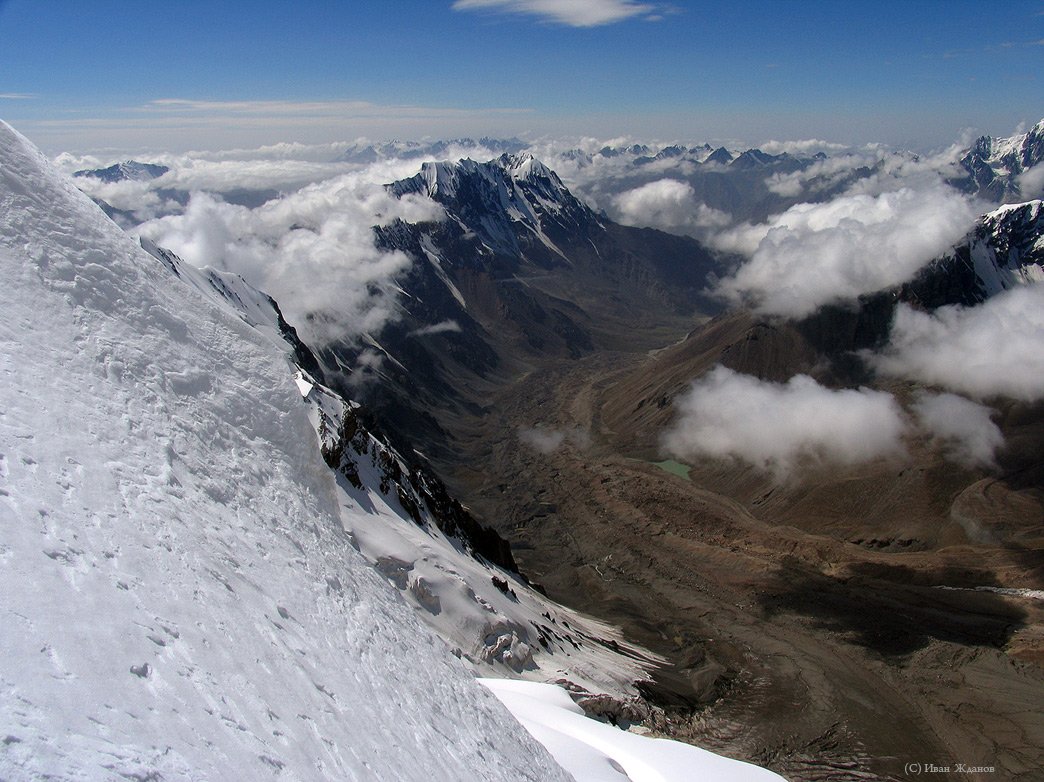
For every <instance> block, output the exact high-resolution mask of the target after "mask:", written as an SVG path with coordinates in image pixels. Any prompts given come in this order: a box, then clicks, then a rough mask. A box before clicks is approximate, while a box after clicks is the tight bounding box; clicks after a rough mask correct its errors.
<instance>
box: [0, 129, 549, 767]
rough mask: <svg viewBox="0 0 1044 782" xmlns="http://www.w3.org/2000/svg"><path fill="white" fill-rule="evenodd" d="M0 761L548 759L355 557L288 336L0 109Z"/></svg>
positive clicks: (403, 763)
mask: <svg viewBox="0 0 1044 782" xmlns="http://www.w3.org/2000/svg"><path fill="white" fill-rule="evenodd" d="M0 274H2V276H3V279H4V284H3V286H0V302H2V306H3V310H4V318H3V320H2V322H0V345H2V352H0V371H2V373H3V377H4V379H3V383H2V385H0V453H2V456H0V594H2V595H3V599H2V601H0V626H2V627H3V632H2V633H0V659H2V665H0V733H2V734H3V735H4V736H5V737H6V738H5V739H4V742H3V746H2V747H0V777H2V778H4V779H11V780H21V779H28V778H42V777H43V776H44V775H47V776H49V778H57V779H129V778H135V779H160V778H162V779H166V780H172V779H193V780H203V779H214V780H218V779H221V780H225V779H266V778H270V777H272V778H275V777H279V778H281V779H379V780H388V779H418V780H419V779H424V780H428V779H446V780H459V779H465V778H467V779H488V780H503V779H532V780H545V779H563V778H564V776H563V774H562V772H561V771H560V769H558V768H557V767H556V766H555V765H554V763H553V762H552V760H551V759H550V757H549V756H548V755H547V754H546V753H545V752H544V751H543V750H542V749H541V748H540V747H539V746H538V745H537V744H536V743H535V742H533V741H532V740H531V739H530V738H529V737H528V736H526V735H525V734H524V732H523V731H522V730H521V729H520V727H519V726H518V724H517V723H516V722H515V721H514V720H513V719H512V718H511V717H510V715H508V714H507V712H505V711H504V709H503V708H502V707H501V706H500V705H499V704H497V703H496V702H495V701H494V700H493V698H492V696H490V695H489V694H488V693H486V692H485V691H483V690H482V689H481V688H480V687H479V686H478V685H476V683H475V682H474V680H473V679H472V678H471V676H470V674H469V673H468V672H467V671H466V670H465V669H464V668H463V666H461V664H460V663H459V662H458V661H457V660H455V659H454V658H453V657H451V656H450V655H449V654H448V652H447V651H446V648H445V646H444V645H443V644H442V643H441V642H440V641H438V640H437V639H436V638H435V637H434V636H433V635H432V634H431V633H430V632H429V631H427V630H426V629H425V628H424V627H423V626H422V625H421V624H420V623H419V622H418V621H417V620H416V618H415V617H414V616H413V615H412V612H411V611H409V610H408V609H407V607H406V606H404V605H403V603H402V601H401V600H399V599H398V598H397V597H396V596H395V595H394V593H392V592H391V591H390V590H388V589H387V586H386V584H385V583H383V581H382V579H381V578H380V577H379V576H378V575H377V574H376V573H375V572H374V571H373V570H372V569H371V568H370V567H369V566H367V565H366V563H365V562H364V560H363V559H362V557H360V556H359V554H358V553H357V552H356V551H355V550H354V548H353V547H352V545H351V540H350V538H349V536H348V535H347V534H345V532H344V530H343V528H342V526H341V524H340V515H341V513H342V512H343V511H342V509H340V508H339V507H338V494H337V490H336V487H335V483H334V481H333V480H332V476H331V474H330V472H329V470H328V469H327V468H326V466H325V465H324V464H323V463H322V460H321V459H320V457H319V454H318V451H317V449H316V448H315V447H314V443H315V439H314V435H313V431H312V426H311V423H310V421H309V419H308V415H307V406H306V405H304V404H302V401H301V397H300V393H299V391H298V389H297V388H296V387H295V385H294V383H293V381H292V378H291V375H290V373H289V372H288V366H287V362H286V360H285V357H284V356H283V355H281V354H280V352H279V351H277V350H276V349H275V348H274V346H273V345H272V343H271V341H270V340H269V339H268V338H267V337H265V336H264V335H262V334H261V333H259V332H258V331H257V330H256V329H254V328H253V327H252V326H251V325H249V324H248V323H246V322H245V321H244V320H242V319H240V318H237V317H234V316H231V315H229V314H227V313H225V312H223V311H222V310H220V309H219V308H217V307H215V306H213V305H211V304H209V303H208V302H206V301H205V300H204V299H203V298H202V297H200V296H199V294H198V293H197V292H195V291H193V290H191V289H189V288H187V287H184V286H177V285H172V284H171V278H170V274H169V272H168V271H166V270H165V269H163V268H162V266H160V265H159V264H158V263H156V262H155V261H154V260H153V259H152V258H150V257H149V256H148V255H147V254H145V253H144V252H143V251H142V250H141V249H140V248H138V247H137V246H136V245H135V244H134V243H133V241H132V240H131V239H130V238H129V237H127V236H125V235H124V234H123V233H122V232H121V231H120V230H119V229H118V228H117V227H116V226H115V225H114V224H113V223H111V222H110V221H108V220H107V219H106V218H105V217H104V216H103V215H102V213H101V212H100V211H99V210H98V208H97V207H96V206H94V205H93V204H92V203H91V202H90V200H89V199H87V198H86V197H85V196H83V195H82V194H80V193H79V192H78V191H77V190H76V189H75V188H74V187H73V185H72V184H71V182H69V181H67V180H65V179H63V178H61V177H60V176H59V175H57V174H56V173H55V172H53V170H51V169H50V168H49V166H48V164H47V163H46V161H45V160H44V159H43V157H42V156H40V155H39V153H37V152H36V151H35V150H33V149H32V148H31V146H30V145H29V144H28V142H26V141H25V140H24V139H23V138H21V137H20V136H18V135H17V134H16V133H15V132H14V131H12V130H11V129H10V128H9V127H7V126H6V125H3V124H0Z"/></svg>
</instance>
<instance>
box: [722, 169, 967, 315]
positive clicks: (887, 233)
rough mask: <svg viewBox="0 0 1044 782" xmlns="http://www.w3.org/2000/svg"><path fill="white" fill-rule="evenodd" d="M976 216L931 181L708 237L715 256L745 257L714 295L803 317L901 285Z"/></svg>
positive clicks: (803, 207) (793, 211) (801, 209)
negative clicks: (733, 254)
mask: <svg viewBox="0 0 1044 782" xmlns="http://www.w3.org/2000/svg"><path fill="white" fill-rule="evenodd" d="M976 214H977V213H976V210H975V208H974V207H973V205H972V203H971V202H970V201H969V200H968V199H967V198H965V197H964V196H962V195H960V194H959V193H958V192H957V191H955V190H953V189H952V188H950V187H948V186H946V185H944V184H942V183H941V182H938V181H936V182H934V183H933V184H931V185H930V186H921V187H917V188H913V187H902V188H900V189H898V190H895V191H892V192H885V193H881V194H879V195H870V194H867V193H849V194H846V195H843V196H839V197H838V198H836V199H834V200H833V201H830V202H827V203H821V204H797V205H796V206H793V207H791V208H790V209H788V210H787V211H786V212H784V213H783V214H781V215H777V216H775V217H773V218H771V219H770V220H769V222H767V223H763V224H760V225H750V224H744V225H740V226H736V227H734V228H731V229H729V230H727V231H723V232H721V233H720V234H719V235H718V236H716V237H714V239H713V242H714V244H715V245H716V246H717V247H719V248H720V249H726V250H731V251H739V252H745V253H747V254H749V255H750V260H749V261H748V262H746V263H745V264H743V266H741V267H740V269H739V270H738V271H737V272H736V274H735V275H734V276H733V277H730V278H728V279H726V280H724V281H723V282H722V283H721V286H720V292H721V293H722V294H723V295H724V296H725V297H726V298H728V299H729V300H731V301H732V302H733V303H737V304H739V303H745V304H748V305H751V306H753V307H754V308H755V309H757V310H758V311H760V312H763V313H766V314H773V315H783V316H786V317H803V316H806V315H809V314H811V313H813V312H815V311H816V310H817V309H818V308H819V307H821V306H823V305H824V304H830V303H837V302H843V301H848V300H852V299H855V298H856V297H858V296H860V295H862V294H865V293H872V292H874V291H878V290H881V289H882V288H887V287H890V286H893V285H897V284H899V283H902V282H905V281H906V280H909V279H910V278H911V277H912V276H913V275H914V274H915V273H916V272H917V270H918V269H920V268H921V267H922V266H923V265H924V264H925V263H927V262H928V261H930V260H932V259H933V258H935V257H937V256H939V255H941V254H942V253H944V252H946V251H947V250H948V249H949V248H950V247H951V246H953V244H955V243H956V242H958V241H959V240H960V239H961V238H962V237H963V236H964V235H965V234H966V233H967V232H968V231H969V230H971V228H972V227H973V226H974V222H975V218H976Z"/></svg>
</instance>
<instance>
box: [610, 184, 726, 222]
mask: <svg viewBox="0 0 1044 782" xmlns="http://www.w3.org/2000/svg"><path fill="white" fill-rule="evenodd" d="M612 204H613V211H612V213H611V216H612V217H613V218H614V219H615V220H617V221H618V222H620V223H623V224H624V225H637V226H642V227H651V228H660V229H663V230H665V231H683V232H686V233H692V232H696V231H698V230H699V229H706V228H721V227H723V226H725V225H728V224H729V222H730V218H729V216H728V215H727V214H725V213H724V212H721V211H718V210H717V209H712V208H711V207H709V206H707V205H706V204H703V203H700V202H698V201H697V200H696V196H695V194H694V192H693V189H692V186H691V185H688V184H686V183H685V182H679V181H678V180H676V179H660V180H657V181H656V182H649V183H648V184H644V185H641V186H639V187H636V188H634V189H633V190H627V191H626V192H623V193H620V194H619V195H617V196H615V197H614V198H613V200H612Z"/></svg>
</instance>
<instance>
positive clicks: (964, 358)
mask: <svg viewBox="0 0 1044 782" xmlns="http://www.w3.org/2000/svg"><path fill="white" fill-rule="evenodd" d="M870 360H871V361H872V362H873V363H874V365H875V366H876V367H877V369H878V370H879V371H881V372H884V373H887V374H890V375H898V376H902V377H908V378H912V379H915V380H920V381H923V382H925V383H933V384H936V385H939V386H943V387H945V388H949V389H951V390H954V391H959V392H962V393H965V394H970V395H971V396H974V397H977V398H979V399H985V398H989V397H993V396H1007V397H1011V398H1013V399H1021V400H1024V401H1033V400H1037V399H1042V398H1044V285H1041V284H1037V285H1025V286H1020V287H1018V288H1014V289H1012V290H1009V291H1005V292H1003V293H999V294H997V295H996V296H994V297H993V298H991V299H988V300H987V301H986V302H985V303H983V304H980V305H978V306H976V307H967V308H966V307H956V306H952V307H941V308H939V309H938V310H936V311H935V312H934V313H931V314H928V313H925V312H919V311H918V310H915V309H913V308H911V307H909V306H907V305H905V304H904V305H900V306H899V308H898V309H897V310H896V314H895V321H894V323H893V324H892V332H891V337H890V342H889V345H888V347H887V349H886V350H885V351H884V352H883V353H882V354H881V355H877V356H871V357H870Z"/></svg>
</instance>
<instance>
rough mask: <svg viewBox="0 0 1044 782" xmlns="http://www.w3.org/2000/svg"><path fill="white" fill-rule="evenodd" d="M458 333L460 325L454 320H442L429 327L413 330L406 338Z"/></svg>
mask: <svg viewBox="0 0 1044 782" xmlns="http://www.w3.org/2000/svg"><path fill="white" fill-rule="evenodd" d="M459 331H460V324H459V323H457V321H455V320H443V321H439V322H438V323H433V324H432V325H430V326H424V327H423V328H419V329H414V330H413V331H411V332H410V333H409V334H407V335H406V336H408V337H427V336H430V335H432V334H447V333H457V332H459Z"/></svg>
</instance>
